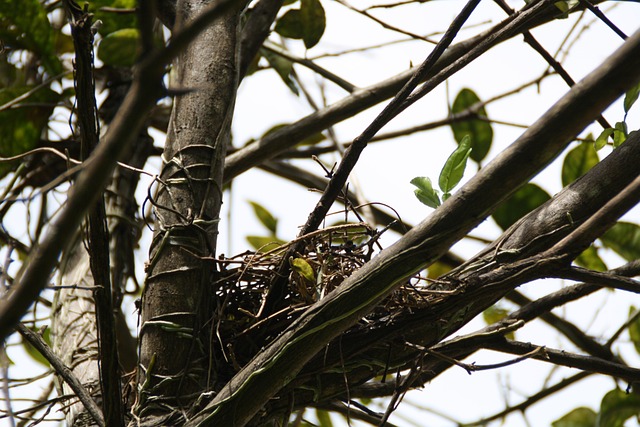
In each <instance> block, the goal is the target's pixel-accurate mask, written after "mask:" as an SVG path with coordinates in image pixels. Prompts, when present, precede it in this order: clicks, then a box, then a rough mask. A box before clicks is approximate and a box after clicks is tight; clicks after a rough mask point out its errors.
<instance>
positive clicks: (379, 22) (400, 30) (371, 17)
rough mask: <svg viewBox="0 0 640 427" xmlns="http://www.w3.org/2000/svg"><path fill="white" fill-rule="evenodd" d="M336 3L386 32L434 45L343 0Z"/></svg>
mask: <svg viewBox="0 0 640 427" xmlns="http://www.w3.org/2000/svg"><path fill="white" fill-rule="evenodd" d="M336 1H337V2H338V3H340V4H341V5H343V6H344V7H346V8H347V9H349V10H352V11H354V12H356V13H359V14H360V15H363V16H366V17H367V18H369V19H371V20H372V21H374V22H377V23H378V24H380V25H382V26H383V27H384V28H386V29H387V30H391V31H395V32H397V33H400V34H404V35H406V36H409V37H411V38H413V39H417V40H422V41H425V42H428V43H432V44H436V42H435V41H433V40H430V39H428V38H427V37H423V36H421V35H419V34H415V33H412V32H411V31H406V30H403V29H402V28H398V27H396V26H393V25H391V24H388V23H386V22H384V21H383V20H382V19H379V18H376V17H375V16H373V15H372V14H370V13H369V12H367V11H366V10H360V9H358V8H355V7H353V6H352V5H350V4H349V3H347V2H346V1H344V0H336Z"/></svg>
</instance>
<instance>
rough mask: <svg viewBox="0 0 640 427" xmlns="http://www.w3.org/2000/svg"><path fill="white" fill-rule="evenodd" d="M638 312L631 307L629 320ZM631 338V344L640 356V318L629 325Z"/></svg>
mask: <svg viewBox="0 0 640 427" xmlns="http://www.w3.org/2000/svg"><path fill="white" fill-rule="evenodd" d="M637 312H638V310H637V309H636V308H635V307H634V306H631V307H629V319H631V318H632V317H633V316H635V315H636V314H637ZM629 337H630V338H631V342H632V343H633V346H634V347H635V349H636V352H637V353H638V354H640V316H638V317H636V318H635V319H634V320H633V321H632V322H631V323H630V324H629Z"/></svg>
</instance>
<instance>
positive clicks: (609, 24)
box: [580, 0, 627, 40]
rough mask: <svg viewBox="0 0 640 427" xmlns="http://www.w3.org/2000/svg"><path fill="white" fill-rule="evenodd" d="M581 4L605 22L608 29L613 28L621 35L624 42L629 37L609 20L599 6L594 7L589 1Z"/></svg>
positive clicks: (582, 1) (581, 1)
mask: <svg viewBox="0 0 640 427" xmlns="http://www.w3.org/2000/svg"><path fill="white" fill-rule="evenodd" d="M580 3H581V4H582V5H584V6H585V7H586V8H587V9H589V10H590V11H591V12H592V13H593V14H594V15H595V16H597V17H598V18H600V20H601V21H602V22H604V23H605V24H606V25H607V27H609V28H611V29H612V30H613V32H614V33H616V34H617V35H619V36H620V37H621V38H622V40H626V39H627V35H626V34H625V33H624V32H623V31H622V30H621V29H620V28H618V27H617V26H616V25H615V24H614V23H613V22H611V20H610V19H609V18H607V16H606V15H605V14H604V13H602V11H601V10H600V9H599V8H598V6H594V5H592V4H591V2H590V1H589V0H580Z"/></svg>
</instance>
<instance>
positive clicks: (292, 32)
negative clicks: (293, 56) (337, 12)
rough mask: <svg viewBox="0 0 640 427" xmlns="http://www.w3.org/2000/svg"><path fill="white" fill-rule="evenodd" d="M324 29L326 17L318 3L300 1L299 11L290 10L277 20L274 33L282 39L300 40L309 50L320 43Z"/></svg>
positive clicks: (310, 0) (317, 1)
mask: <svg viewBox="0 0 640 427" xmlns="http://www.w3.org/2000/svg"><path fill="white" fill-rule="evenodd" d="M325 27H326V16H325V12H324V8H323V7H322V4H320V1H319V0H301V2H300V9H290V10H288V11H287V12H286V13H285V14H284V15H283V16H282V17H281V18H280V19H278V21H277V22H276V26H275V31H276V33H278V34H280V35H281V36H282V37H287V38H290V39H301V40H302V41H303V42H304V45H305V47H306V48H307V49H311V48H312V47H313V46H315V45H316V44H318V42H319V41H320V38H321V37H322V35H323V34H324V30H325Z"/></svg>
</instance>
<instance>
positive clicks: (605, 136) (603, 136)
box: [594, 128, 615, 151]
mask: <svg viewBox="0 0 640 427" xmlns="http://www.w3.org/2000/svg"><path fill="white" fill-rule="evenodd" d="M613 132H615V129H613V128H606V129H604V130H603V131H602V132H600V135H599V136H598V138H596V142H595V143H594V146H595V148H596V150H598V151H600V150H601V149H602V148H604V146H605V145H607V142H608V141H609V137H610V136H611V135H613Z"/></svg>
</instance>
